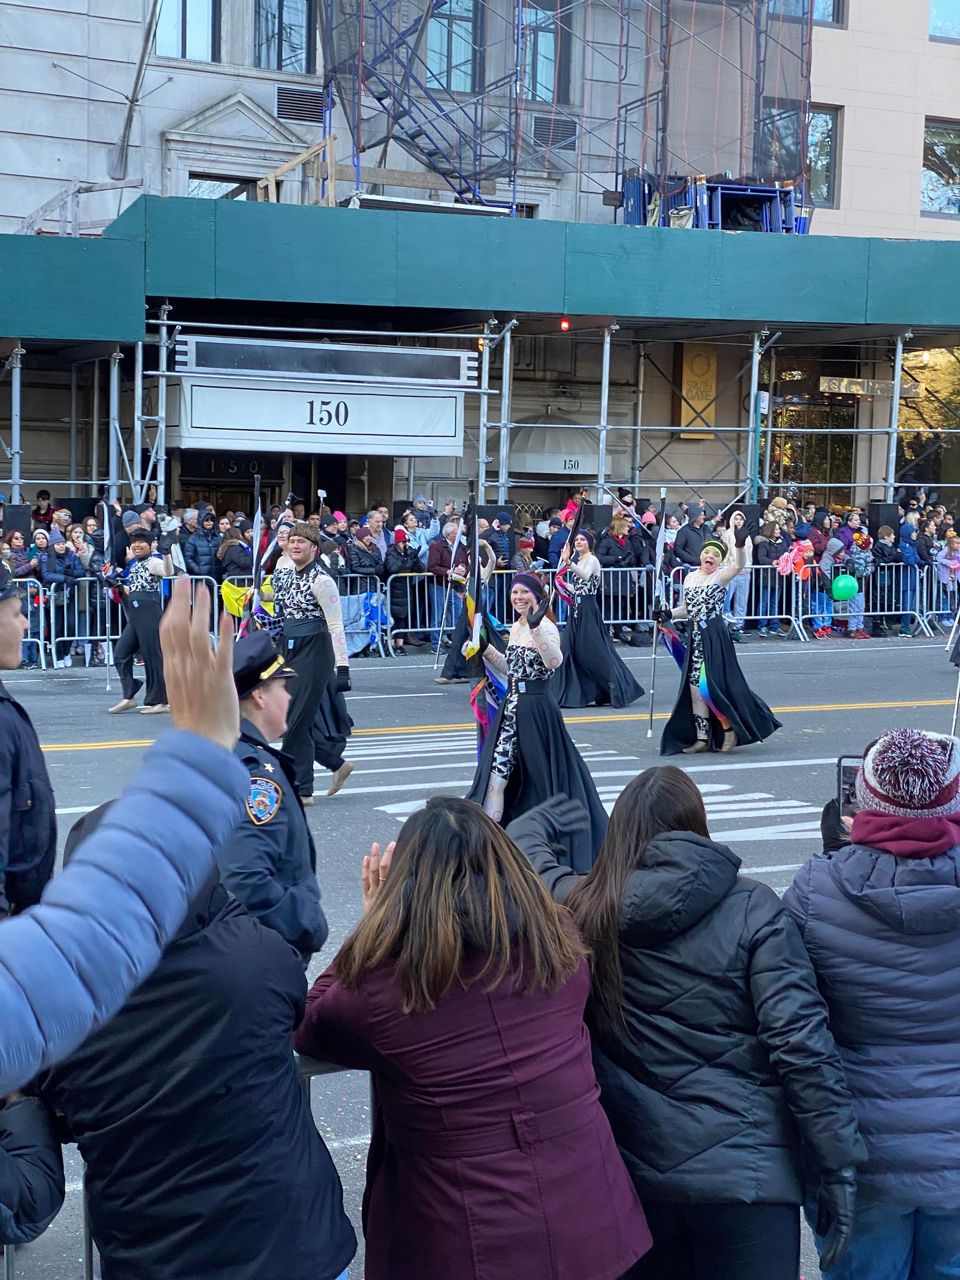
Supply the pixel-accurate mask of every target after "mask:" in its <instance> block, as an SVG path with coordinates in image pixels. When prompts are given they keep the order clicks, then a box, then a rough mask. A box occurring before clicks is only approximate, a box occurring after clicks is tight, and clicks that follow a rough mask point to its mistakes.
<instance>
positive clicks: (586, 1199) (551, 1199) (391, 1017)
mask: <svg viewBox="0 0 960 1280" xmlns="http://www.w3.org/2000/svg"><path fill="white" fill-rule="evenodd" d="M388 868H389V870H387V869H388ZM363 884H364V913H365V914H364V919H363V920H362V921H361V922H360V924H359V925H357V927H356V928H355V929H354V931H353V933H352V934H351V935H350V937H349V938H348V939H347V941H346V942H345V943H344V945H343V947H342V948H341V949H340V952H339V954H338V955H337V957H336V959H335V960H334V962H333V965H332V966H331V968H330V969H329V970H328V971H327V972H326V973H325V974H324V975H323V976H322V977H320V978H318V979H317V981H316V983H315V984H314V986H313V989H312V990H311V992H310V995H309V997H308V999H307V1012H306V1016H305V1017H304V1021H303V1023H302V1025H301V1027H300V1029H299V1031H298V1032H297V1033H296V1035H295V1037H294V1046H295V1048H296V1049H297V1050H299V1052H301V1053H307V1054H313V1055H315V1056H317V1057H322V1058H324V1059H326V1060H328V1061H332V1062H336V1063H338V1064H340V1065H341V1066H344V1067H353V1068H360V1069H365V1070H368V1071H371V1072H372V1074H373V1082H374V1086H375V1089H376V1094H377V1098H378V1101H379V1108H378V1111H377V1115H376V1121H375V1127H374V1133H373V1138H372V1141H371V1147H370V1156H369V1160H368V1165H367V1186H366V1193H365V1196H364V1230H365V1235H366V1276H367V1280H425V1278H427V1277H429V1280H516V1277H517V1276H518V1275H522V1276H523V1277H524V1280H615V1278H616V1277H620V1276H621V1275H623V1273H624V1272H625V1271H627V1270H628V1268H629V1267H630V1266H631V1264H632V1263H633V1262H635V1261H636V1259H637V1258H638V1257H640V1256H641V1255H642V1254H643V1253H644V1252H645V1251H646V1249H648V1248H649V1245H650V1237H649V1234H648V1232H647V1228H646V1223H645V1220H644V1215H643V1210H642V1209H641V1207H640V1204H639V1201H638V1200H637V1196H636V1192H635V1191H634V1189H633V1187H632V1185H631V1183H630V1179H629V1177H628V1175H627V1173H626V1170H625V1169H624V1167H623V1164H622V1162H621V1160H620V1158H619V1156H618V1155H617V1151H616V1146H615V1144H614V1141H613V1136H612V1134H611V1132H610V1127H609V1123H608V1121H607V1119H606V1117H605V1116H604V1114H603V1111H602V1110H601V1108H600V1105H599V1102H598V1100H597V1086H596V1078H595V1075H594V1070H593V1066H592V1063H591V1060H590V1045H589V1040H588V1037H587V1034H586V1031H585V1029H584V1025H583V1011H584V1006H585V1003H586V999H587V994H588V991H589V985H590V979H589V971H588V968H587V963H586V953H585V950H584V947H583V945H582V944H581V942H580V939H579V937H578V936H577V933H576V930H575V929H574V927H573V925H572V924H571V922H570V920H569V917H568V915H567V913H566V912H565V911H564V910H563V909H562V908H558V907H557V906H556V905H555V904H554V903H553V901H552V900H551V898H550V895H549V894H548V893H547V892H546V890H545V888H544V886H543V885H542V883H541V881H540V879H539V877H538V876H537V874H536V873H535V872H534V870H533V869H532V868H531V866H530V864H529V862H528V861H527V860H526V859H525V858H524V856H523V854H522V853H521V852H520V851H519V850H518V849H517V848H516V846H515V845H514V844H513V842H512V841H511V840H510V839H509V838H508V837H507V836H506V834H505V833H504V832H503V831H502V830H501V829H500V828H499V827H498V826H497V824H496V823H495V822H493V821H492V820H491V819H490V818H489V817H488V816H487V815H486V814H485V813H484V812H483V810H482V809H481V808H480V807H479V805H475V804H472V803H470V802H469V801H466V800H457V799H451V798H437V799H433V800H430V801H429V802H428V803H427V806H426V808H424V809H422V810H420V811H419V812H418V813H415V814H414V815H413V816H412V817H411V818H409V819H408V820H407V822H406V823H405V824H404V826H403V829H402V830H401V832H400V835H399V837H398V839H397V842H396V845H395V846H393V845H391V846H389V847H388V848H387V850H386V851H385V853H384V856H383V857H382V858H381V857H380V850H379V846H377V845H374V847H373V850H372V851H371V856H370V857H369V858H366V859H364V868H363Z"/></svg>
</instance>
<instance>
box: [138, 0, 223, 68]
mask: <svg viewBox="0 0 960 1280" xmlns="http://www.w3.org/2000/svg"><path fill="white" fill-rule="evenodd" d="M154 47H155V49H156V52H157V53H158V54H159V55H160V56H161V57H162V58H193V59H194V60H195V61H196V62H219V61H220V0H162V3H161V5H160V16H159V18H158V19H157V35H156V40H155V42H154Z"/></svg>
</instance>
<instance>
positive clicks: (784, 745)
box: [7, 639, 955, 1280]
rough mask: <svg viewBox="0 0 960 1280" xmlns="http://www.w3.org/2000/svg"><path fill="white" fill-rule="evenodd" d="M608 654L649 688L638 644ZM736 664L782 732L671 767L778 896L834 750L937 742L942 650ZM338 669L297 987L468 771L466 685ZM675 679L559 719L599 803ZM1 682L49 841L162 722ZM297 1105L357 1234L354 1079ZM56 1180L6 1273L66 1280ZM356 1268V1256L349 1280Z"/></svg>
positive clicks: (358, 666)
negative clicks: (42, 1229)
mask: <svg viewBox="0 0 960 1280" xmlns="http://www.w3.org/2000/svg"><path fill="white" fill-rule="evenodd" d="M626 654H627V656H628V660H629V662H630V665H631V666H632V667H633V668H634V670H635V672H636V674H637V676H638V679H639V680H640V682H641V683H642V684H643V685H644V686H645V687H646V688H649V686H650V669H651V656H650V650H649V649H647V650H640V651H633V650H628V651H626ZM739 656H740V659H741V662H742V664H743V667H744V670H745V672H746V674H747V678H748V680H749V681H750V683H751V685H752V686H753V687H754V688H755V689H756V690H757V691H758V692H759V693H760V694H761V695H762V696H763V697H764V698H765V699H766V700H767V701H768V702H769V703H770V705H771V706H772V707H773V708H774V710H775V711H776V712H777V714H778V716H779V718H780V719H781V720H782V722H783V728H782V730H780V731H779V732H778V733H777V734H776V735H775V736H774V737H773V738H772V739H770V740H769V741H768V742H767V743H764V744H761V745H758V746H753V747H746V748H741V749H738V750H737V751H735V752H734V753H732V754H731V755H730V756H723V757H719V756H710V757H693V758H692V759H689V760H688V759H687V758H686V757H684V758H682V759H680V760H677V758H674V759H675V762H679V763H681V764H682V765H683V767H685V768H687V770H688V771H689V773H690V774H691V776H692V777H694V778H695V779H696V781H697V783H698V784H699V785H700V787H701V788H702V790H703V792H704V796H705V800H706V804H707V812H708V816H709V819H710V826H711V832H712V834H713V836H714V837H715V838H716V839H718V840H721V841H723V842H725V843H727V844H730V845H731V846H732V847H733V848H734V849H735V850H736V852H737V853H738V854H739V855H740V857H741V858H742V859H743V870H744V872H745V873H747V874H750V875H753V876H755V877H757V878H758V879H762V880H765V881H766V882H767V883H768V884H770V885H771V886H772V887H773V888H774V889H776V890H777V891H778V892H782V891H783V890H784V889H785V888H786V886H787V885H788V884H789V883H790V880H791V879H792V877H793V874H794V872H795V871H796V869H797V868H798V867H799V866H800V864H801V863H802V862H803V861H804V860H805V859H806V858H807V857H809V856H810V855H812V854H813V853H815V852H816V851H817V850H818V848H819V819H820V811H821V808H822V806H823V804H824V803H825V802H826V801H827V800H828V799H829V798H830V797H831V795H832V794H833V793H834V790H835V775H836V769H835V761H836V758H837V756H838V755H859V754H860V753H861V752H862V751H863V748H864V746H865V745H866V744H867V743H869V742H870V741H872V740H873V739H874V738H876V737H877V736H878V735H879V734H880V733H881V732H883V731H884V730H885V729H889V728H893V727H895V726H898V725H915V726H918V727H925V728H930V729H934V730H939V731H941V732H946V731H947V730H948V729H949V725H950V719H951V715H952V707H953V695H954V689H955V684H954V675H955V673H954V670H953V668H952V667H950V666H949V665H948V663H947V660H946V655H945V653H944V650H943V642H942V641H940V642H932V641H928V640H922V639H921V640H906V639H904V640H896V639H891V640H886V641H871V642H866V641H864V642H856V641H847V640H839V639H838V640H834V641H826V642H822V643H810V644H806V645H800V644H798V643H796V642H793V641H785V640H767V641H765V642H764V641H760V640H753V641H752V642H750V643H745V644H744V645H742V646H741V647H740V649H739ZM353 675H354V689H353V692H352V693H351V694H350V695H349V696H348V701H349V704H350V710H351V714H352V716H353V718H354V720H355V722H356V730H355V732H354V736H353V738H352V740H351V744H350V749H349V756H350V758H351V759H352V760H353V761H354V762H355V769H354V773H353V775H352V777H351V779H350V781H349V783H348V784H347V786H346V787H345V788H344V790H343V791H341V793H340V794H339V795H338V796H336V797H334V798H333V799H330V800H328V799H326V797H325V796H324V795H323V791H324V790H325V789H326V780H327V777H328V775H326V774H324V775H323V776H322V777H318V800H317V804H316V805H315V807H314V808H313V809H312V810H311V811H310V821H311V825H312V827H313V829H314V834H315V837H316V840H317V846H318V854H319V875H320V882H321V886H322V889H323V896H324V904H325V907H326V911H327V915H328V918H329V920H330V923H331V936H330V941H329V942H328V944H327V947H326V948H325V949H324V952H323V954H322V955H321V956H320V957H319V958H318V959H317V960H315V961H314V964H313V966H312V968H311V974H310V976H311V977H312V976H313V974H314V973H316V972H319V970H320V969H321V968H322V967H323V966H324V965H325V964H326V963H327V962H328V960H329V959H330V957H331V956H332V955H333V954H334V951H335V949H336V947H337V946H338V945H339V943H340V941H341V940H342V939H343V937H344V936H345V934H346V933H347V932H348V931H349V929H350V928H351V926H352V925H353V924H354V922H355V921H356V920H357V918H358V916H359V911H360V893H359V878H358V877H359V864H360V859H361V857H362V856H363V854H364V853H365V852H366V851H368V850H369V847H370V843H371V842H372V841H373V840H380V841H385V840H389V839H391V838H392V837H393V836H394V835H395V834H396V832H397V831H398V830H399V829H400V824H401V823H402V821H403V819H404V818H405V817H406V815H407V814H409V813H410V812H412V811H413V810H414V809H415V808H417V807H418V806H419V805H420V804H422V803H423V801H424V800H426V799H427V797H428V796H430V795H434V794H441V793H448V794H452V795H457V794H459V795H462V794H463V793H464V792H465V791H466V789H467V787H468V785H469V783H470V780H471V777H472V773H473V764H474V761H475V749H474V735H473V728H472V722H471V718H470V708H469V702H468V686H466V685H451V686H445V687H438V686H436V685H435V684H434V683H433V675H434V671H433V667H432V662H431V660H430V659H428V658H426V657H422V656H418V657H409V658H403V659H396V660H358V661H355V662H354V664H353ZM677 678H678V673H677V670H676V667H675V666H674V665H673V663H672V662H671V660H670V659H669V658H668V657H667V656H666V655H665V654H661V655H660V656H658V658H657V684H658V691H657V696H656V702H655V708H654V712H655V718H654V725H653V730H654V732H653V736H652V737H651V738H648V737H647V729H648V710H649V699H648V698H644V699H643V700H642V701H641V702H640V703H638V704H636V705H635V706H634V707H631V708H629V709H627V710H626V711H622V712H618V711H611V710H607V709H586V710H582V711H569V712H566V713H565V715H566V719H567V723H568V726H569V728H570V732H571V734H572V736H573V739H574V741H575V743H576V744H577V745H578V747H579V748H580V750H581V752H582V754H583V756H584V758H585V759H586V760H587V761H588V763H589V766H590V769H591V772H592V773H593V776H594V778H595V780H596V783H597V787H598V789H599V791H600V795H601V798H602V799H603V800H604V802H605V803H606V804H607V805H608V807H611V806H612V804H613V802H614V800H615V799H616V797H617V795H618V794H619V793H620V791H621V790H622V788H623V787H624V786H625V785H626V783H627V782H628V781H629V780H630V779H631V778H632V777H634V776H635V775H636V774H637V773H638V772H640V771H641V770H643V769H644V768H647V767H648V766H650V765H652V764H655V763H657V761H658V760H659V756H658V754H657V752H658V746H659V733H660V728H661V727H662V724H663V721H664V719H665V718H666V715H667V714H668V713H669V710H670V707H671V706H672V702H673V697H674V695H675V693H676V687H677ZM7 683H8V685H9V686H10V688H11V690H12V691H14V692H15V693H16V696H18V697H19V698H21V699H22V701H23V702H24V704H25V705H26V706H27V708H28V709H29V711H30V713H31V715H32V716H33V718H34V721H35V723H36V725H37V728H38V731H39V733H40V737H41V741H42V742H43V744H44V746H45V749H46V751H47V760H48V764H49V766H50V771H51V776H52V779H53V785H54V789H55V792H56V796H57V804H58V814H59V815H60V823H61V840H62V838H63V837H64V836H65V835H66V832H67V831H68V830H69V827H70V824H71V822H73V821H75V820H76V818H77V817H78V816H79V815H80V814H82V813H84V812H87V811H88V810H89V809H91V808H94V807H95V806H97V805H98V804H101V803H103V801H105V800H107V799H109V798H111V797H113V796H115V795H116V794H117V793H118V791H119V790H120V788H121V787H122V785H123V783H124V781H125V779H126V778H127V777H128V776H129V775H130V773H131V772H132V771H133V770H134V769H135V768H136V767H137V765H138V764H139V763H140V761H141V760H142V759H143V756H144V753H145V751H146V750H147V749H148V748H149V745H150V742H151V741H152V740H153V738H154V737H155V736H156V734H157V733H158V732H159V731H160V729H161V727H162V726H161V725H160V724H159V723H158V718H157V717H146V718H144V717H141V716H139V715H138V714H136V713H130V714H127V715H124V716H119V717H118V716H107V715H106V714H105V713H106V708H107V707H108V706H110V705H111V704H112V703H113V702H115V701H116V700H117V697H118V694H117V683H116V679H115V677H114V679H113V684H112V690H111V691H108V690H107V688H106V676H105V673H104V672H103V671H102V670H101V671H90V672H87V671H78V670H67V671H58V672H50V673H48V674H41V673H39V672H21V673H13V674H12V675H11V676H10V677H9V679H8V680H7ZM313 1107H314V1113H315V1116H316V1119H317V1123H318V1126H319V1128H320V1131H321V1132H322V1133H323V1135H324V1137H325V1138H326V1140H327V1143H328V1145H329V1147H330V1149H331V1152H332V1153H333V1156H334V1159H335V1160H336V1162H337V1165H338V1168H339V1170H340V1174H341V1177H342V1180H343V1184H344V1190H345V1194H346V1200H347V1205H348V1208H349V1211H350V1213H351V1215H352V1216H353V1218H354V1221H355V1223H359V1205H360V1196H361V1193H362V1188H363V1171H364V1160H365V1155H366V1144H367V1136H368V1133H369V1107H368V1097H367V1084H366V1078H365V1077H364V1076H363V1075H361V1074H360V1073H343V1074H340V1075H335V1076H329V1077H324V1078H321V1079H318V1080H315V1081H314V1084H313ZM68 1183H69V1191H68V1197H67V1203H66V1205H65V1206H64V1209H63V1211H62V1212H61V1214H60V1216H59V1218H58V1219H57V1220H56V1222H55V1223H54V1224H53V1226H52V1227H51V1228H50V1229H49V1230H48V1231H47V1233H46V1234H45V1235H44V1236H43V1237H42V1238H41V1239H40V1240H39V1241H38V1242H36V1243H35V1244H34V1245H31V1246H28V1247H27V1248H24V1249H22V1250H19V1251H18V1261H17V1276H18V1277H23V1280H33V1278H36V1280H74V1278H75V1277H78V1276H79V1275H80V1226H79V1222H80V1218H79V1204H80V1196H79V1189H80V1168H79V1161H78V1160H77V1157H76V1154H75V1152H74V1151H73V1150H72V1149H71V1151H70V1152H69V1154H68ZM358 1235H359V1228H358ZM801 1271H802V1273H803V1275H804V1277H805V1280H816V1278H818V1277H819V1271H818V1269H817V1266H816V1259H815V1255H814V1253H813V1249H812V1245H811V1242H810V1241H809V1238H807V1237H805V1240H804V1256H803V1265H802V1268H801ZM361 1274H362V1271H361V1261H360V1259H359V1258H358V1260H357V1261H356V1262H355V1263H354V1267H353V1268H352V1269H351V1275H352V1276H354V1277H359V1276H360V1275H361ZM731 1280H734V1278H733V1277H732V1278H731Z"/></svg>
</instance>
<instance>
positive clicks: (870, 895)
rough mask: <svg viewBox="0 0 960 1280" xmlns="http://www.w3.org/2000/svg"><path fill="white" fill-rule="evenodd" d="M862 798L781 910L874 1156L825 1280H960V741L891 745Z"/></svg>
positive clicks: (833, 819) (914, 735)
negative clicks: (812, 974)
mask: <svg viewBox="0 0 960 1280" xmlns="http://www.w3.org/2000/svg"><path fill="white" fill-rule="evenodd" d="M855 795H856V805H857V806H858V811H857V812H856V813H855V815H854V816H853V822H852V824H851V827H850V830H849V832H845V831H844V830H843V828H842V827H841V822H842V821H843V820H842V819H841V816H840V812H839V809H838V806H837V803H836V802H833V803H831V805H828V806H827V809H826V810H825V811H824V820H823V834H824V853H823V854H821V855H819V856H818V857H815V858H811V859H810V861H809V862H808V863H806V865H805V866H803V867H801V869H800V870H799V871H798V872H797V875H796V877H795V878H794V881H793V884H792V885H791V886H790V888H789V889H788V890H787V892H786V894H785V895H784V899H783V903H784V906H785V907H786V909H787V910H788V911H789V912H790V914H791V915H792V916H793V918H794V920H795V921H796V923H797V925H798V926H799V928H800V932H801V934H802V936H803V940H804V942H805V944H806V947H807V951H808V953H809V955H810V958H811V960H812V961H813V967H814V970H815V971H816V975H817V982H818V985H819V987H820V990H821V991H822V992H823V996H824V999H825V1000H826V1003H827V1007H828V1009H829V1012H830V1029H831V1031H832V1032H833V1036H834V1039H835V1040H836V1042H837V1047H838V1048H839V1050H840V1057H841V1059H842V1061H843V1065H844V1069H845V1072H846V1078H847V1083H848V1085H849V1088H850V1093H851V1094H852V1096H853V1103H854V1110H855V1112H856V1115H857V1120H858V1123H859V1126H860V1132H861V1133H862V1135H863V1137H864V1140H865V1141H866V1145H867V1160H866V1162H865V1163H864V1164H863V1165H862V1166H861V1168H860V1170H859V1174H858V1187H857V1195H856V1207H855V1214H854V1219H853V1231H852V1238H851V1242H850V1246H849V1248H848V1250H847V1252H846V1254H845V1255H844V1256H843V1258H842V1259H840V1260H839V1261H838V1262H837V1263H836V1264H835V1265H832V1266H828V1267H825V1268H824V1269H823V1277H824V1280H878V1277H884V1278H885V1280H886V1278H888V1277H889V1280H901V1278H902V1280H940V1278H941V1277H944V1276H950V1275H960V1160H958V1157H957V1132H958V1130H960V987H958V985H957V975H956V970H957V959H958V957H960V741H958V740H957V739H956V738H952V737H947V736H945V735H941V734H937V733H929V732H925V731H922V730H920V729H895V730H893V731H892V732H890V733H885V734H884V735H883V736H882V737H881V738H879V739H878V740H877V741H876V742H874V743H872V744H871V746H870V747H868V749H867V752H866V755H865V756H864V758H863V762H862V765H861V768H860V770H859V772H858V774H857V777H856V784H855ZM843 825H844V826H845V822H844V824H843ZM808 1216H809V1217H810V1220H811V1225H812V1226H813V1227H814V1229H815V1231H817V1232H818V1233H819V1230H820V1227H819V1225H818V1224H817V1222H816V1217H815V1213H814V1211H813V1209H812V1208H811V1209H810V1210H809V1213H808Z"/></svg>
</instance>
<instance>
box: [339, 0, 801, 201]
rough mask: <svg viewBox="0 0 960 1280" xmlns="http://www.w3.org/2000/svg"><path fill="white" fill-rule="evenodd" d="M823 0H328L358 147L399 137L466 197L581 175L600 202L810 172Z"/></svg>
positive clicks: (344, 99)
mask: <svg viewBox="0 0 960 1280" xmlns="http://www.w3.org/2000/svg"><path fill="white" fill-rule="evenodd" d="M812 3H813V0H502V2H501V0H322V4H321V35H322V41H323V48H324V66H325V76H326V82H327V85H328V87H329V88H330V91H331V94H332V93H335V94H336V96H337V98H338V100H339V104H340V107H341V109H342V111H343V113H344V115H345V117H346V121H347V125H348V128H349V131H350V135H351V140H352V145H353V148H354V152H355V154H357V155H359V154H360V153H363V152H369V151H370V150H371V149H376V148H381V149H383V154H384V155H386V150H385V148H386V147H387V145H388V144H389V143H390V142H395V143H396V144H398V145H399V146H400V147H402V148H403V149H404V150H405V151H406V152H407V153H408V154H409V155H411V156H412V157H413V158H414V159H416V160H417V161H418V162H419V163H421V164H422V165H424V166H425V167H426V168H427V169H429V170H431V171H433V172H434V173H437V174H440V175H441V176H442V177H443V178H444V179H445V180H446V182H447V183H449V185H450V187H451V188H452V189H453V190H454V191H455V192H457V193H458V194H459V195H461V196H462V197H463V198H465V199H467V200H474V201H478V202H485V201H486V202H489V196H488V194H485V193H488V192H489V189H490V188H489V181H490V180H491V179H498V180H500V182H499V187H498V196H497V198H498V199H499V200H501V201H503V200H504V199H506V200H508V201H514V202H515V201H516V199H517V191H518V190H520V191H521V195H522V187H523V184H524V181H525V180H530V179H533V178H534V177H536V176H538V175H539V176H540V177H541V178H542V177H543V176H544V175H546V176H553V177H556V176H558V175H559V174H562V173H569V172H575V173H576V174H577V175H578V178H579V187H578V189H579V191H580V192H581V193H583V195H584V196H596V197H598V198H599V197H602V195H603V193H605V192H608V193H609V192H611V191H615V192H620V193H622V191H623V185H624V175H626V174H633V175H636V176H639V177H640V179H641V180H642V181H644V182H645V183H646V184H647V186H648V194H649V192H654V191H657V192H659V193H660V195H661V197H663V198H666V197H668V195H669V192H670V190H671V187H672V186H676V184H677V183H678V182H681V181H683V180H689V179H693V178H695V177H697V176H703V177H706V178H708V179H709V178H715V179H717V180H721V181H722V180H727V181H732V182H734V183H739V184H742V185H744V186H749V185H750V184H756V185H763V184H766V185H772V184H796V183H798V182H799V181H801V180H802V179H803V176H804V173H805V168H806V154H805V153H806V136H807V123H808V116H809V98H810V44H811V34H812V24H813V15H812ZM484 184H486V185H484ZM482 188H483V189H482ZM607 203H608V204H613V203H614V202H613V201H611V200H610V199H609V197H608V198H607Z"/></svg>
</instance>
